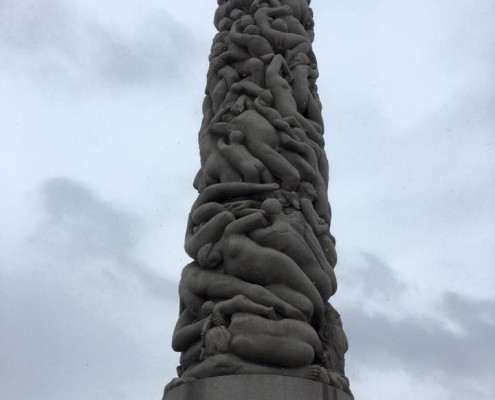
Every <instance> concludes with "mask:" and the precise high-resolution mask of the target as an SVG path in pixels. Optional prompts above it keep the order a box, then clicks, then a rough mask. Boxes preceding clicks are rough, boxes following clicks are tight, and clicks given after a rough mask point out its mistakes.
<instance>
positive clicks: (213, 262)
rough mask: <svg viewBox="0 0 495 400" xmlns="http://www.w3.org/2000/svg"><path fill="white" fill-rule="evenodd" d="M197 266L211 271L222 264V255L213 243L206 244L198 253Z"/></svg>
mask: <svg viewBox="0 0 495 400" xmlns="http://www.w3.org/2000/svg"><path fill="white" fill-rule="evenodd" d="M197 258H198V264H199V266H200V267H202V268H207V269H212V268H215V267H217V266H218V265H219V264H220V263H221V262H222V254H221V253H220V251H219V250H218V249H217V248H216V247H215V245H214V244H213V243H206V244H205V245H203V246H202V247H201V248H200V249H199V251H198V256H197Z"/></svg>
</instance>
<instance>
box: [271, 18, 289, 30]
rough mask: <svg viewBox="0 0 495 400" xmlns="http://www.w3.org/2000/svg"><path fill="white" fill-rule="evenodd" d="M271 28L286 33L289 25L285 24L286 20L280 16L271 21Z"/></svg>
mask: <svg viewBox="0 0 495 400" xmlns="http://www.w3.org/2000/svg"><path fill="white" fill-rule="evenodd" d="M272 28H273V29H275V30H277V31H280V32H285V33H287V32H288V31H289V27H288V26H287V22H285V21H284V20H283V19H282V18H277V19H276V20H275V21H273V23H272Z"/></svg>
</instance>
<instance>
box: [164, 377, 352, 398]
mask: <svg viewBox="0 0 495 400" xmlns="http://www.w3.org/2000/svg"><path fill="white" fill-rule="evenodd" d="M351 399H352V398H351V397H350V396H349V395H347V394H346V393H344V392H342V391H340V390H338V389H336V388H334V387H331V386H328V385H325V384H323V383H320V382H314V381H311V380H308V379H300V378H292V377H285V376H274V375H232V376H219V377H215V378H208V379H201V380H198V381H194V382H189V383H185V384H183V385H181V386H178V387H176V388H174V389H171V390H170V391H168V392H167V393H166V394H165V396H164V398H163V400H351Z"/></svg>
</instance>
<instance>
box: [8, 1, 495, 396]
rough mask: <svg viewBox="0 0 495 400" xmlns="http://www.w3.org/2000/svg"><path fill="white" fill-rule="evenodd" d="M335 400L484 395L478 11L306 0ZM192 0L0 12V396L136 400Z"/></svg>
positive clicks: (168, 356)
mask: <svg viewBox="0 0 495 400" xmlns="http://www.w3.org/2000/svg"><path fill="white" fill-rule="evenodd" d="M312 3H313V4H312V6H313V8H314V12H315V19H316V24H317V25H316V35H317V37H316V42H315V52H316V55H317V57H318V60H319V67H320V79H319V81H318V85H319V91H320V97H321V99H322V102H323V105H324V117H325V121H326V136H327V137H326V142H327V152H328V157H329V160H330V169H331V182H330V185H331V187H330V199H331V203H332V206H333V225H332V231H333V233H334V234H335V236H336V237H337V241H338V252H339V256H340V259H339V264H338V266H337V273H338V278H339V284H340V287H339V291H338V293H337V295H336V296H335V297H334V303H335V306H336V307H337V308H338V309H339V310H340V311H341V313H342V317H343V320H344V324H345V327H346V330H347V333H348V335H349V341H350V346H351V347H350V351H349V353H348V366H347V374H348V375H349V377H350V379H351V383H352V387H353V389H354V392H355V394H356V398H361V399H367V400H379V399H386V398H400V399H403V400H412V399H422V400H461V399H462V400H464V399H479V400H491V399H493V398H494V397H495V386H494V383H493V382H494V381H493V376H494V375H495V361H494V360H495V350H494V348H495V347H494V346H493V344H492V342H493V338H494V337H495V312H494V310H495V269H494V268H493V266H494V265H495V249H494V245H493V242H494V236H495V210H494V209H495V206H494V204H495V150H494V146H495V143H494V130H495V97H494V93H495V90H494V89H495V88H494V86H495V85H494V80H495V78H494V75H493V69H494V67H495V43H494V42H495V5H494V3H493V2H492V1H491V0H476V1H465V0H461V1H456V2H454V1H451V0H429V1H420V2H410V1H405V0H393V1H392V0H378V1H375V2H363V1H357V0H350V1H340V0H339V1H336V0H331V1H328V0H314V1H313V2H312ZM215 5H216V2H215V1H214V0H208V1H206V0H190V1H188V2H172V1H170V0H167V1H163V0H146V1H144V2H135V1H125V0H107V1H105V2H101V1H96V0H84V1H83V0H64V1H62V0H0V87H1V88H2V90H1V91H0V109H1V110H2V113H1V115H2V117H1V118H0V138H1V141H0V143H1V145H0V191H1V193H2V196H1V197H0V226H2V228H3V229H2V230H1V231H0V250H1V251H0V354H1V355H2V356H1V357H0V398H6V399H7V398H10V399H16V400H27V399H30V400H32V399H35V400H62V399H64V400H65V399H67V398H70V399H72V400H82V399H88V398H91V399H97V400H114V399H115V400H117V399H118V400H127V399H128V400H134V399H137V398H139V399H150V400H151V399H157V398H160V392H161V390H162V387H163V385H164V384H165V383H166V382H167V381H168V380H169V379H170V378H171V377H172V376H173V374H174V373H175V371H174V370H175V366H176V365H177V361H178V357H177V355H176V354H174V353H173V352H172V350H171V348H170V340H171V339H170V338H171V333H172V329H173V324H174V323H175V321H176V318H177V313H178V304H177V301H178V296H177V294H176V292H177V282H178V280H179V277H180V271H181V268H182V267H183V266H184V265H185V264H186V263H187V262H188V257H187V256H186V255H185V253H184V252H183V250H182V244H183V234H184V230H185V224H186V217H187V213H188V211H189V208H190V206H191V204H192V202H193V201H194V199H195V196H196V194H195V192H194V190H193V189H192V180H193V178H194V175H195V173H196V171H197V168H198V165H199V157H198V148H197V132H198V129H199V126H200V122H201V117H202V115H201V102H202V96H203V93H204V85H205V83H206V78H205V75H206V70H207V56H208V53H209V47H210V43H211V39H212V37H213V35H214V30H213V26H212V22H211V21H212V15H213V11H214V8H215Z"/></svg>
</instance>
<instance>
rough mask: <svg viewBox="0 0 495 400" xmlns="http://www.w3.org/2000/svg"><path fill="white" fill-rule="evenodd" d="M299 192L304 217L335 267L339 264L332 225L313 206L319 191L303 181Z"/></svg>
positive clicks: (330, 262) (326, 256)
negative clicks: (331, 230)
mask: <svg viewBox="0 0 495 400" xmlns="http://www.w3.org/2000/svg"><path fill="white" fill-rule="evenodd" d="M297 193H298V195H299V203H300V207H301V212H302V213H303V215H304V218H305V219H306V221H307V222H308V224H309V225H310V226H311V228H312V229H313V232H314V234H315V235H316V237H317V238H318V242H319V243H320V246H321V248H322V250H323V253H324V254H325V258H326V259H327V261H328V263H329V264H330V265H331V266H332V267H335V265H336V264H337V253H336V251H335V238H334V237H333V236H332V235H331V234H330V231H329V229H330V226H329V225H328V223H327V222H326V221H325V220H324V219H323V218H321V217H320V216H319V215H318V213H317V211H316V210H315V208H314V207H313V203H314V202H315V201H316V200H317V199H318V192H317V191H316V189H315V188H314V186H313V185H312V184H311V183H309V182H301V183H300V185H299V189H298V191H297ZM327 204H328V202H327Z"/></svg>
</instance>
